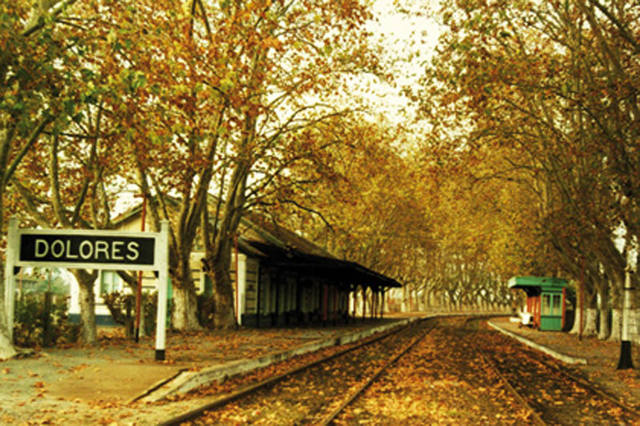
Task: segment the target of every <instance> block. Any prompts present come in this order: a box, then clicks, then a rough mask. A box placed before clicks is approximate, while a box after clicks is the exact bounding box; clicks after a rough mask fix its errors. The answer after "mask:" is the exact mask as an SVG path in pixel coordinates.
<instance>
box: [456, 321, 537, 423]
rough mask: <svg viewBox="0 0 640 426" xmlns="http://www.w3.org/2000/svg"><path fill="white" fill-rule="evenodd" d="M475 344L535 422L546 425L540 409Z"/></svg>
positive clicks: (483, 357)
mask: <svg viewBox="0 0 640 426" xmlns="http://www.w3.org/2000/svg"><path fill="white" fill-rule="evenodd" d="M476 319H478V318H469V319H468V320H467V321H465V325H466V324H468V323H470V322H471V321H473V320H476ZM457 339H458V340H462V339H460V338H459V337H457ZM474 346H475V348H476V353H477V354H478V356H479V357H480V359H481V360H482V361H484V364H485V365H486V366H487V367H488V368H491V370H492V371H493V372H494V373H495V374H496V376H498V378H499V379H500V381H501V382H502V384H503V385H504V386H505V387H506V388H507V390H508V391H509V393H511V395H512V396H513V397H514V398H515V399H517V400H518V402H519V403H520V405H522V406H523V407H524V408H525V409H526V410H527V411H528V412H529V414H530V416H531V420H532V422H533V424H535V425H538V426H544V425H546V424H547V423H546V422H545V421H544V420H542V417H541V416H540V413H538V411H537V410H536V409H535V408H533V407H532V406H531V404H529V401H527V399H526V398H525V397H524V396H522V395H521V394H520V392H518V390H517V389H516V388H515V387H514V386H513V385H512V384H511V382H509V380H508V379H507V378H506V377H505V375H504V374H502V373H501V372H500V369H498V367H497V366H496V363H495V362H494V361H492V360H489V358H487V357H486V356H485V355H484V354H483V353H482V352H481V351H480V348H479V347H478V345H477V344H475V345H474Z"/></svg>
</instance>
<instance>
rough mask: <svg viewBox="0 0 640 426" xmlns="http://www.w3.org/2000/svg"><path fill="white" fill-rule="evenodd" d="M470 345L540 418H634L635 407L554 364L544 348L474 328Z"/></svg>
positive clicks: (631, 420)
mask: <svg viewBox="0 0 640 426" xmlns="http://www.w3.org/2000/svg"><path fill="white" fill-rule="evenodd" d="M472 340H473V341H474V342H476V343H477V345H476V350H477V351H478V353H479V354H480V355H481V357H482V358H483V360H484V363H485V366H486V368H487V369H490V370H493V371H495V373H496V374H497V375H498V376H499V377H501V379H502V380H503V381H504V384H505V386H506V387H507V388H508V389H509V391H510V392H511V393H512V394H513V395H514V396H515V397H516V399H518V400H519V401H520V403H521V404H522V405H523V406H524V407H526V409H527V410H529V411H530V413H531V417H530V419H531V422H532V424H536V425H544V424H573V423H580V424H637V422H638V421H640V412H639V411H638V410H636V409H635V408H634V407H630V406H628V405H626V404H624V403H623V402H621V401H619V400H618V399H617V398H615V397H613V396H612V395H609V394H608V393H606V392H604V391H603V390H601V389H599V388H598V387H596V386H595V385H594V384H593V383H591V382H589V381H588V380H587V379H585V378H583V377H581V376H580V375H578V374H577V373H572V372H570V370H568V369H567V368H566V367H564V366H563V367H560V366H559V365H558V364H557V362H555V361H551V360H549V359H548V357H546V356H545V355H544V354H541V353H540V352H537V351H532V350H529V349H528V348H525V347H524V346H523V345H521V344H519V343H517V342H515V341H514V340H513V339H509V338H507V337H505V336H503V335H500V334H497V333H495V332H493V331H486V330H479V329H478V330H477V331H476V332H475V338H473V339H472Z"/></svg>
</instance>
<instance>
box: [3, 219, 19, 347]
mask: <svg viewBox="0 0 640 426" xmlns="http://www.w3.org/2000/svg"><path fill="white" fill-rule="evenodd" d="M17 237H18V218H17V217H15V216H14V217H12V218H11V219H9V233H8V235H7V256H6V259H5V260H6V261H5V265H4V303H5V311H6V315H7V331H8V332H9V341H10V342H11V343H13V317H14V313H15V297H16V293H15V274H14V267H15V263H16V254H17V253H16V249H17V246H18V239H17Z"/></svg>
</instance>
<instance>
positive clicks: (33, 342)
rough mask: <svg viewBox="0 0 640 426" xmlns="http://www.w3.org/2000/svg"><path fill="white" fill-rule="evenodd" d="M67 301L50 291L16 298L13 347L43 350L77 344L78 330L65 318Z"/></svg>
mask: <svg viewBox="0 0 640 426" xmlns="http://www.w3.org/2000/svg"><path fill="white" fill-rule="evenodd" d="M67 299H68V297H65V296H61V295H54V294H52V293H49V292H45V293H28V294H24V295H22V296H21V297H19V298H18V299H17V301H16V310H15V317H14V326H13V336H14V341H15V343H16V345H17V346H22V347H41V346H44V347H46V346H54V345H56V344H59V343H68V342H74V341H76V339H77V336H78V329H77V326H76V325H74V324H71V322H70V321H69V318H68V316H67V305H68V304H67Z"/></svg>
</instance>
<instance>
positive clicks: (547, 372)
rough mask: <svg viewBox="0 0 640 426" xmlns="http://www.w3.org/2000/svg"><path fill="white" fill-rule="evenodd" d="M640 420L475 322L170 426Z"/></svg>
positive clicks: (389, 345) (384, 347)
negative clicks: (180, 425)
mask: <svg viewBox="0 0 640 426" xmlns="http://www.w3.org/2000/svg"><path fill="white" fill-rule="evenodd" d="M638 421H640V413H638V411H637V410H636V409H635V408H633V407H628V406H626V405H625V404H623V403H621V402H620V401H618V400H617V399H616V398H613V397H611V396H610V395H608V394H607V393H606V392H603V391H601V390H599V389H598V388H597V387H595V386H594V385H593V384H592V383H590V382H589V381H588V380H586V379H585V378H583V377H581V376H580V375H579V374H576V373H572V372H570V371H567V368H566V367H565V366H559V365H557V363H555V362H554V361H553V360H549V359H547V357H546V356H545V355H543V354H541V353H539V352H537V351H532V350H529V349H528V348H526V347H524V346H523V345H522V344H520V343H519V342H517V341H515V340H513V339H510V338H508V337H505V336H503V335H501V334H499V333H495V332H493V331H490V330H488V329H487V328H486V325H483V324H481V322H480V321H478V320H476V319H469V318H458V319H453V318H446V319H445V318H441V319H432V320H428V321H423V322H418V323H414V324H412V325H411V326H409V327H406V328H401V329H398V330H395V331H394V332H390V333H388V334H386V335H382V336H379V337H377V338H375V339H373V340H371V341H369V342H365V343H361V344H358V345H355V346H353V347H350V348H347V349H345V350H341V351H339V352H338V353H335V354H333V355H330V356H325V357H322V358H321V359H318V360H316V361H314V362H310V363H307V364H305V365H302V366H300V367H297V368H295V369H292V370H291V371H288V372H286V373H283V374H280V375H277V376H274V377H270V378H269V379H266V380H263V381H261V382H259V383H255V384H253V385H250V386H246V387H245V388H242V389H238V390H236V391H233V392H231V393H229V394H227V395H225V396H224V397H218V398H216V399H215V400H212V401H211V402H209V403H208V404H206V405H203V406H202V407H200V408H198V409H196V410H192V411H190V412H189V413H185V414H183V415H181V416H178V417H175V418H173V419H170V420H168V421H167V422H165V423H164V424H172V425H173V424H180V423H183V422H189V424H212V423H213V424H220V423H222V424H228V423H234V424H240V423H242V424H244V423H255V424H322V425H326V424H338V425H341V424H357V423H372V424H400V423H402V424H430V423H447V424H452V423H453V424H456V423H459V424H471V423H477V422H480V423H484V424H534V425H544V424H637V422H638Z"/></svg>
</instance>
